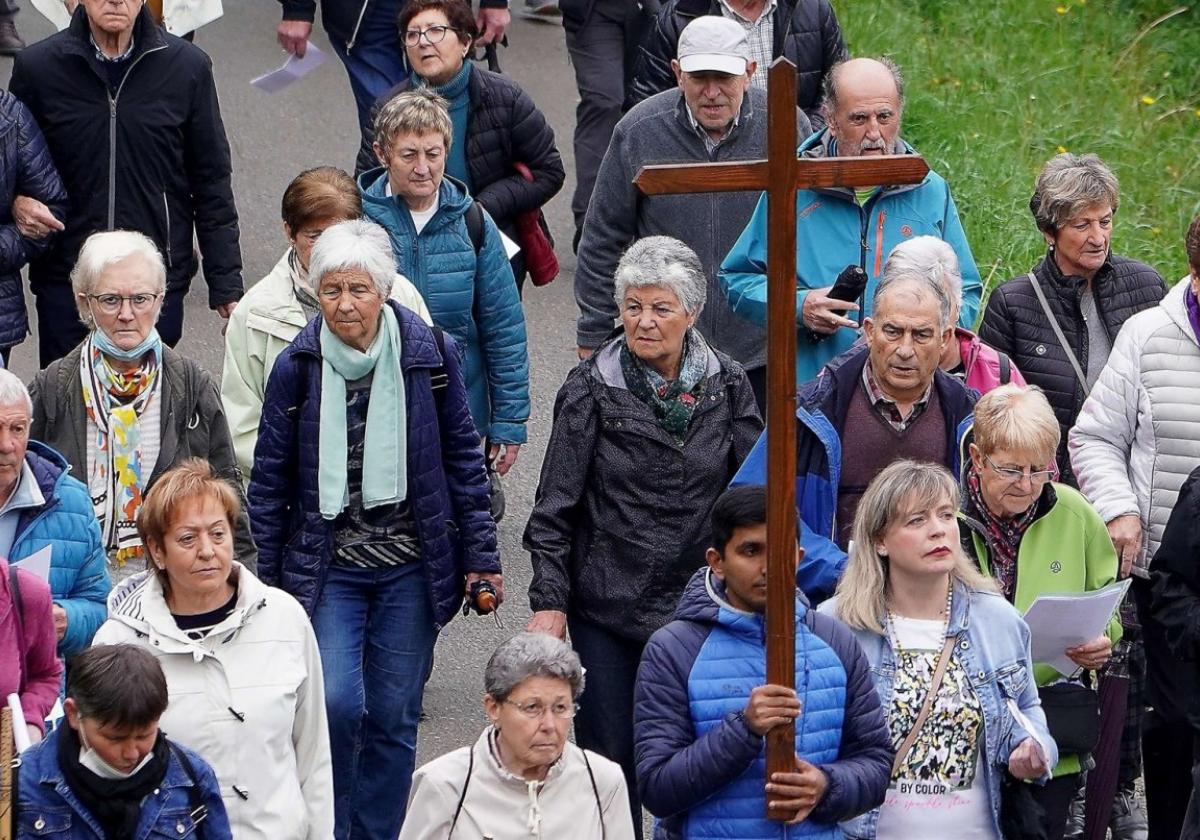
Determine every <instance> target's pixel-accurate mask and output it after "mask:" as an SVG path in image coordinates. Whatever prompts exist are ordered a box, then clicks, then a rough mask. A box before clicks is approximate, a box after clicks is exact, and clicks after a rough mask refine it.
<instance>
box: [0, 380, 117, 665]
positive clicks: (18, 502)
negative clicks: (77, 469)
mask: <svg viewBox="0 0 1200 840" xmlns="http://www.w3.org/2000/svg"><path fill="white" fill-rule="evenodd" d="M32 422H33V403H32V401H31V400H30V398H29V391H27V390H26V389H25V385H24V383H23V382H21V380H20V379H18V378H17V377H16V375H15V374H13V373H12V372H11V371H8V370H0V557H6V558H8V559H9V560H10V561H12V562H13V563H17V564H19V563H21V561H23V560H26V559H28V558H29V557H30V556H31V555H34V554H37V553H38V552H39V551H42V550H44V549H47V548H49V550H50V592H51V594H52V595H53V596H54V606H53V608H52V609H53V613H54V628H55V630H56V631H57V632H58V654H59V656H63V657H67V656H71V655H72V654H75V653H78V652H79V651H81V650H83V649H84V648H86V647H87V646H88V645H90V644H91V643H92V636H94V635H95V634H96V630H97V629H98V628H99V627H100V625H101V624H102V623H103V622H104V618H105V616H106V615H107V614H108V609H107V607H106V605H105V599H106V598H107V597H108V589H109V578H108V559H107V556H106V555H105V553H104V543H103V542H102V540H101V538H100V525H99V523H98V522H97V521H96V512H95V510H94V509H93V507H92V497H91V494H89V493H88V490H87V488H86V487H84V486H83V484H82V482H80V481H79V480H78V479H76V478H73V477H72V476H71V475H70V467H68V466H67V462H66V460H65V459H64V458H63V457H62V456H61V455H59V454H58V453H57V452H55V451H54V450H53V449H51V448H50V447H49V446H46V445H45V444H44V443H38V442H37V441H36V440H30V439H29V427H30V425H31V424H32Z"/></svg>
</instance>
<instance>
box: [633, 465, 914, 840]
mask: <svg viewBox="0 0 1200 840" xmlns="http://www.w3.org/2000/svg"><path fill="white" fill-rule="evenodd" d="M712 522H713V546H712V547H711V548H709V549H708V566H707V567H706V568H702V569H700V570H699V571H697V572H696V574H695V576H693V578H692V580H691V582H690V583H689V584H688V587H687V589H686V590H685V591H684V594H683V598H682V599H681V600H680V603H679V609H678V611H677V612H676V618H675V620H674V621H673V622H671V623H670V624H668V625H667V626H666V627H664V628H663V629H661V630H659V631H658V632H657V633H655V634H654V635H653V636H651V637H650V641H649V642H648V643H647V645H646V650H645V653H644V654H643V656H642V664H641V668H640V670H639V672H638V679H637V688H636V692H635V696H634V743H635V750H636V756H637V770H638V789H639V792H640V793H641V796H642V802H643V803H644V804H645V806H646V807H647V808H648V809H649V810H650V812H651V813H653V814H654V815H655V816H657V817H659V818H661V819H662V820H663V828H664V829H665V831H666V834H665V836H666V837H668V838H671V840H683V838H690V837H704V838H710V839H711V838H737V840H759V838H777V837H779V838H781V837H790V838H797V837H812V838H821V839H822V840H826V838H828V840H835V838H836V839H837V840H840V838H841V837H842V832H841V830H840V829H839V828H838V825H837V824H838V822H840V821H842V820H846V819H849V818H851V817H853V816H856V815H858V814H861V813H864V812H866V811H869V810H871V809H872V808H874V807H875V806H877V805H879V804H880V803H881V802H882V801H883V796H884V793H885V791H886V789H887V784H888V777H889V774H890V770H891V763H892V757H893V750H892V746H891V739H890V737H889V735H888V731H887V727H886V724H885V721H884V716H883V712H882V710H881V708H880V705H879V698H878V695H877V694H876V692H875V687H874V685H873V683H872V681H871V673H870V669H869V667H868V665H867V661H866V659H865V658H864V657H863V654H862V651H861V650H860V649H859V647H858V643H857V642H856V641H855V639H854V636H853V635H852V634H851V632H850V630H849V629H847V628H846V627H845V626H843V625H842V624H841V623H839V622H838V621H836V620H832V619H830V618H829V617H828V616H824V615H818V614H817V613H816V612H814V611H812V610H810V609H809V607H808V602H807V601H806V600H805V598H804V595H803V593H801V592H800V591H799V590H797V592H796V684H795V686H780V685H769V684H766V651H765V642H764V638H765V634H764V626H763V613H764V611H765V609H766V598H767V583H766V581H767V563H766V544H767V529H766V490H765V489H764V488H763V487H757V486H742V487H735V488H733V489H731V490H727V491H726V492H725V493H724V494H722V496H721V497H720V498H719V499H718V500H717V503H716V505H715V507H714V508H713V514H712ZM797 555H799V552H797ZM797 559H799V557H798V556H797ZM789 720H795V721H796V770H795V772H792V773H777V774H775V775H774V776H773V777H772V779H771V782H770V784H767V785H766V786H765V788H764V784H763V779H764V776H765V752H764V743H765V739H764V736H765V735H766V734H767V732H768V731H769V730H771V729H772V728H773V727H775V726H779V725H781V724H786V723H787V722H788V721H789ZM768 797H769V799H770V801H771V802H777V803H780V805H781V807H784V808H787V809H789V810H793V811H794V812H795V817H794V818H793V820H792V823H793V824H792V825H790V826H784V825H781V824H779V823H773V822H769V821H767V820H766V819H765V818H764V816H763V815H764V813H765V806H766V803H767V800H768Z"/></svg>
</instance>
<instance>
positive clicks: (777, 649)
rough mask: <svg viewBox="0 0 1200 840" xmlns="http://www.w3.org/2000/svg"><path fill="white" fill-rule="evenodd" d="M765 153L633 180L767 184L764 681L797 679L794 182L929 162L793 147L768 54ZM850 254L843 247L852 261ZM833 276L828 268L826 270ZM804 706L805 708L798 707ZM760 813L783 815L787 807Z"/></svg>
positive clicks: (780, 72) (777, 72) (778, 764)
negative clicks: (818, 153)
mask: <svg viewBox="0 0 1200 840" xmlns="http://www.w3.org/2000/svg"><path fill="white" fill-rule="evenodd" d="M767 81H768V85H767V90H768V96H767V99H768V106H767V159H766V160H753V161H739V162H737V163H689V164H679V165H670V164H666V165H657V166H645V167H643V168H642V170H641V171H640V172H639V173H638V175H637V177H636V178H634V181H633V182H634V184H635V185H636V186H637V187H638V189H640V190H641V191H642V192H643V193H645V194H647V195H661V194H666V193H708V192H733V191H739V190H760V191H765V192H766V194H767V213H768V215H767V220H768V221H767V302H768V312H767V465H768V467H767V682H769V683H773V684H776V685H787V686H794V685H795V684H796V654H795V651H796V642H795V640H796V613H795V604H796V575H795V570H794V568H793V566H792V558H793V557H794V556H795V551H796V443H795V441H796V433H795V423H796V192H797V190H800V189H811V188H814V187H851V188H863V187H872V186H878V185H883V184H886V185H892V184H917V183H920V182H921V181H922V180H923V179H924V178H925V175H926V174H927V173H928V172H929V167H928V166H927V165H926V163H925V161H924V160H922V159H921V158H920V157H918V156H916V155H886V156H882V157H879V156H877V157H850V158H821V159H814V160H805V159H800V158H798V157H797V156H796V149H797V147H798V142H797V140H798V138H797V137H796V67H795V65H793V64H792V63H791V62H790V61H788V60H787V59H786V58H783V57H780V58H777V59H775V61H774V62H772V64H771V69H770V71H769V73H768V75H767ZM855 256H857V254H848V255H847V260H846V262H848V263H849V262H852V261H853V257H855ZM826 279H828V281H829V282H830V283H833V280H834V278H832V277H829V278H826ZM801 714H804V710H803V709H802V710H801ZM795 751H796V735H795V726H794V725H789V726H786V727H785V726H777V727H775V728H774V729H772V730H771V731H770V732H769V733H768V735H767V778H768V779H769V778H770V776H771V774H772V773H776V772H784V773H786V772H791V771H793V770H794V769H795ZM767 816H768V817H769V818H771V819H776V820H788V819H790V818H791V817H792V816H794V815H793V814H791V813H787V812H782V813H777V812H773V811H771V810H770V809H769V808H768V811H767Z"/></svg>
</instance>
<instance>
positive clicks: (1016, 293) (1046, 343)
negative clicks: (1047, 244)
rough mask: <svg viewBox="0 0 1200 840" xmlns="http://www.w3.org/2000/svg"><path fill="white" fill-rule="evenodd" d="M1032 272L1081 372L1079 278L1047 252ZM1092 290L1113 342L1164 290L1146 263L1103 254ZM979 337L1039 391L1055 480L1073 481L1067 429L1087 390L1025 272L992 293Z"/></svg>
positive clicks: (1083, 343)
mask: <svg viewBox="0 0 1200 840" xmlns="http://www.w3.org/2000/svg"><path fill="white" fill-rule="evenodd" d="M1033 271H1034V274H1035V275H1036V276H1037V279H1038V283H1039V284H1040V285H1041V287H1042V291H1043V292H1044V293H1045V295H1046V300H1047V301H1048V302H1049V304H1050V309H1051V311H1052V312H1054V314H1055V316H1056V317H1057V318H1058V323H1059V326H1061V327H1062V331H1063V334H1064V335H1065V336H1066V338H1067V342H1068V343H1069V344H1070V345H1071V350H1072V351H1073V352H1074V353H1075V358H1076V359H1078V360H1079V365H1080V367H1082V368H1083V370H1084V371H1085V372H1086V371H1087V366H1088V355H1087V350H1088V348H1087V344H1088V341H1087V324H1086V323H1085V322H1084V320H1083V312H1082V310H1081V309H1080V305H1079V297H1080V292H1081V291H1082V290H1083V287H1084V284H1085V281H1084V279H1083V278H1082V277H1064V276H1063V274H1062V272H1061V271H1059V269H1058V265H1057V264H1056V263H1055V262H1054V259H1053V258H1052V257H1051V255H1050V254H1047V255H1046V257H1045V258H1044V259H1043V260H1042V261H1041V262H1040V263H1039V264H1038V265H1037V267H1036V268H1034V270H1033ZM1092 289H1093V294H1094V295H1095V297H1096V310H1097V312H1099V314H1100V317H1101V319H1102V320H1103V321H1104V328H1105V330H1107V332H1108V337H1109V340H1110V341H1113V340H1115V339H1116V337H1117V333H1118V332H1120V331H1121V325H1122V324H1124V323H1125V322H1126V321H1127V320H1129V319H1130V318H1131V317H1133V316H1134V315H1136V314H1137V313H1139V312H1141V311H1142V310H1143V309H1149V308H1150V307H1152V306H1157V305H1158V302H1159V301H1160V300H1162V298H1163V295H1165V294H1166V293H1167V284H1166V283H1164V282H1163V279H1162V277H1160V276H1159V274H1158V272H1157V271H1155V270H1154V269H1153V268H1151V267H1150V266H1148V265H1146V264H1145V263H1140V262H1138V261H1137V260H1131V259H1127V258H1126V257H1119V256H1117V255H1116V254H1110V255H1109V257H1108V260H1107V261H1105V263H1104V265H1103V266H1101V268H1100V271H1099V272H1097V274H1096V277H1095V279H1094V280H1093V281H1092ZM979 337H980V338H981V339H982V340H983V342H984V343H985V344H989V345H991V346H992V347H994V348H995V349H997V350H999V351H1000V352H1001V353H1005V354H1006V355H1007V356H1008V357H1009V358H1010V359H1012V361H1013V364H1014V365H1016V367H1017V368H1018V369H1019V370H1020V371H1021V373H1022V374H1024V376H1025V381H1026V382H1028V383H1029V384H1030V385H1037V386H1038V387H1039V388H1041V389H1042V390H1043V391H1045V392H1046V399H1048V400H1049V401H1050V405H1051V407H1052V408H1053V409H1054V414H1055V416H1056V417H1057V418H1058V423H1059V426H1060V427H1061V428H1062V440H1061V442H1060V443H1059V447H1058V459H1057V460H1058V468H1059V471H1060V472H1061V473H1062V480H1063V481H1064V482H1065V483H1067V484H1070V485H1071V486H1072V487H1073V486H1075V484H1076V482H1075V474H1074V472H1072V470H1071V463H1070V459H1069V458H1068V457H1067V432H1069V431H1070V429H1071V427H1072V426H1074V425H1075V418H1076V417H1078V416H1079V410H1080V409H1081V408H1082V407H1083V401H1084V400H1085V399H1086V398H1087V392H1086V391H1085V390H1084V389H1083V386H1082V385H1081V384H1080V383H1079V379H1078V377H1076V376H1075V370H1074V369H1073V368H1072V367H1071V362H1070V360H1068V359H1067V354H1066V351H1064V350H1063V348H1062V345H1061V344H1059V342H1058V339H1057V338H1056V337H1055V335H1054V329H1053V328H1052V327H1051V326H1050V322H1049V321H1047V320H1046V315H1045V313H1044V312H1043V311H1042V307H1041V305H1040V304H1039V303H1038V299H1037V295H1036V294H1035V293H1034V291H1033V284H1032V283H1030V282H1029V278H1028V277H1027V276H1025V275H1022V276H1020V277H1015V278H1013V279H1012V280H1009V281H1008V282H1007V283H1004V284H1002V285H1001V286H999V287H997V288H996V289H995V290H994V291H993V292H992V294H991V297H989V298H988V302H987V309H986V310H985V311H984V313H983V322H982V323H981V324H980V325H979Z"/></svg>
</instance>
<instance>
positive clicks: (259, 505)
mask: <svg viewBox="0 0 1200 840" xmlns="http://www.w3.org/2000/svg"><path fill="white" fill-rule="evenodd" d="M309 274H310V276H311V277H312V282H313V287H314V288H315V290H316V297H317V300H318V301H319V303H320V306H321V317H320V318H318V319H314V320H313V321H312V322H310V323H309V325H308V326H307V327H305V328H304V329H303V330H301V331H300V334H299V335H297V336H296V338H295V340H294V341H293V342H292V344H291V345H290V346H289V347H288V348H287V349H286V350H284V351H283V352H282V353H281V354H280V355H279V358H278V359H277V360H276V362H275V366H274V368H273V369H272V370H271V375H270V378H269V379H268V380H267V390H266V395H265V399H264V403H263V413H262V422H261V425H260V428H259V433H258V443H257V445H256V446H255V450H254V472H253V475H252V477H251V480H250V491H249V495H250V519H251V522H252V524H253V528H254V537H255V540H256V541H257V543H258V545H259V576H260V577H261V578H262V580H263V581H264V582H265V583H267V584H269V585H272V586H278V587H279V588H281V589H283V590H284V591H286V592H288V593H289V594H291V595H293V596H294V597H295V598H296V599H297V600H298V601H299V602H300V604H301V605H302V606H303V607H304V608H305V609H306V610H307V611H308V614H309V616H310V617H311V618H312V624H313V629H314V630H315V631H316V636H317V644H318V646H319V647H320V650H321V660H322V666H323V669H324V673H325V686H326V702H327V706H328V710H329V735H330V743H331V746H332V755H333V778H334V794H335V823H336V828H335V836H336V837H338V838H344V837H347V836H353V837H361V838H364V839H365V840H372V839H374V840H394V838H395V837H396V834H397V833H398V832H399V831H400V825H401V823H402V822H403V820H404V809H405V803H406V802H407V800H408V784H409V781H410V779H411V777H412V772H413V768H414V766H415V761H416V742H417V722H418V720H419V718H420V715H421V694H422V690H423V688H424V686H425V680H426V679H427V678H428V676H429V672H430V669H431V668H432V665H433V646H434V642H435V641H436V640H437V634H438V630H439V629H440V628H441V627H442V626H444V625H445V624H446V623H448V622H449V621H450V619H451V618H453V617H454V613H455V611H456V610H458V608H459V607H460V606H461V605H462V602H463V595H464V593H466V592H470V591H472V589H473V588H475V587H476V585H477V584H479V585H482V584H483V583H487V584H490V586H491V587H492V588H494V589H495V590H496V596H497V598H498V599H501V598H503V594H504V587H503V580H502V579H501V577H500V558H499V555H498V553H497V549H496V529H495V524H494V523H493V522H492V519H491V516H490V514H489V508H488V489H487V477H486V474H485V472H484V464H483V452H482V450H481V448H480V445H479V435H478V434H477V433H476V432H475V427H474V424H473V423H472V421H471V413H470V409H469V407H468V405H467V394H466V389H465V387H464V385H463V375H462V367H461V362H460V359H459V354H458V350H457V347H456V345H455V343H454V340H453V339H452V338H451V337H450V336H449V335H447V334H444V333H442V332H441V331H440V330H435V329H433V328H430V327H429V326H427V325H426V324H425V323H424V322H423V321H422V320H421V319H420V318H419V317H418V316H417V315H416V314H414V313H413V312H411V311H410V310H408V309H405V308H404V307H402V306H400V305H398V304H397V303H396V302H395V301H392V300H389V299H388V294H389V292H390V291H391V286H392V283H393V281H394V280H395V276H396V272H395V266H394V264H393V262H392V253H391V247H390V245H389V244H388V236H387V233H386V232H385V231H384V230H383V229H382V228H380V227H379V226H378V225H376V224H373V223H371V222H368V221H365V220H362V219H356V220H351V221H345V222H340V223H338V224H336V225H333V226H332V227H330V228H328V229H327V230H326V231H325V232H324V233H323V234H321V238H320V239H319V240H317V244H316V246H315V247H314V248H313V251H312V256H311V258H310V261H309ZM368 651H369V654H368Z"/></svg>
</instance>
